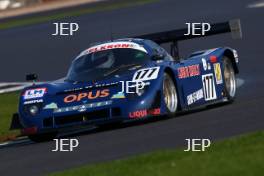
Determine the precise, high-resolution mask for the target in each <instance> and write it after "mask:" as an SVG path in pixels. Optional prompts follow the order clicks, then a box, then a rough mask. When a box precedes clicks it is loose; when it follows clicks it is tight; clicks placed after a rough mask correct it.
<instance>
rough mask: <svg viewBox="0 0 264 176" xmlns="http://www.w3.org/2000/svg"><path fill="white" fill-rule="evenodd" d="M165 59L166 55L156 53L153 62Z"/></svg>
mask: <svg viewBox="0 0 264 176" xmlns="http://www.w3.org/2000/svg"><path fill="white" fill-rule="evenodd" d="M164 57H165V55H164V54H161V53H156V54H154V55H152V57H151V59H152V60H153V61H158V60H163V59H164Z"/></svg>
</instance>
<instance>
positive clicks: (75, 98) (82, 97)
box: [63, 89, 110, 103]
mask: <svg viewBox="0 0 264 176" xmlns="http://www.w3.org/2000/svg"><path fill="white" fill-rule="evenodd" d="M109 92H110V90H109V89H103V90H96V91H89V92H82V93H79V94H70V95H68V96H66V97H65V98H64V99H63V101H64V103H72V102H79V101H86V100H93V99H98V98H104V97H108V96H109V95H110V93H109Z"/></svg>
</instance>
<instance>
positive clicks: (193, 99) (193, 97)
mask: <svg viewBox="0 0 264 176" xmlns="http://www.w3.org/2000/svg"><path fill="white" fill-rule="evenodd" d="M203 97H204V95H203V89H200V90H198V91H196V92H194V93H192V94H190V95H188V96H187V104H188V105H191V104H193V103H195V102H196V101H198V100H200V99H202V98H203Z"/></svg>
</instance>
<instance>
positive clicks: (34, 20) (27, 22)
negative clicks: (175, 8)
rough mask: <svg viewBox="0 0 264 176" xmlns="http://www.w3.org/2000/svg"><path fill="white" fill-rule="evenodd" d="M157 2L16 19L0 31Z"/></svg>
mask: <svg viewBox="0 0 264 176" xmlns="http://www.w3.org/2000/svg"><path fill="white" fill-rule="evenodd" d="M156 1H158V0H133V1H132V0H130V1H123V2H118V3H112V4H99V5H97V6H93V7H90V8H83V9H78V10H69V11H67V12H61V13H57V14H52V15H45V16H36V17H27V18H24V19H15V20H10V21H7V22H3V23H1V24H0V29H8V28H13V27H18V26H25V25H32V24H37V23H43V22H48V21H52V20H60V19H64V18H67V17H76V16H81V15H84V14H89V13H94V12H102V11H109V10H115V9H120V8H125V7H132V6H138V5H144V4H148V3H153V2H156Z"/></svg>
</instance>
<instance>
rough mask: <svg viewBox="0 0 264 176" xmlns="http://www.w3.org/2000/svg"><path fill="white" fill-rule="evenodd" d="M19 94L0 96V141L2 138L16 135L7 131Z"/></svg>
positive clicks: (15, 109) (14, 132)
mask: <svg viewBox="0 0 264 176" xmlns="http://www.w3.org/2000/svg"><path fill="white" fill-rule="evenodd" d="M18 97H19V93H18V92H15V93H6V94H0V139H1V138H2V137H3V136H8V135H14V134H18V132H17V131H12V132H11V131H9V127H10V123H11V119H12V115H13V113H14V112H17V106H18Z"/></svg>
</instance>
